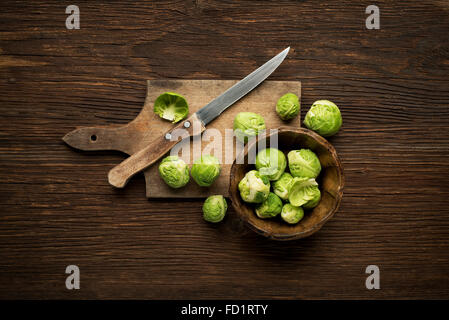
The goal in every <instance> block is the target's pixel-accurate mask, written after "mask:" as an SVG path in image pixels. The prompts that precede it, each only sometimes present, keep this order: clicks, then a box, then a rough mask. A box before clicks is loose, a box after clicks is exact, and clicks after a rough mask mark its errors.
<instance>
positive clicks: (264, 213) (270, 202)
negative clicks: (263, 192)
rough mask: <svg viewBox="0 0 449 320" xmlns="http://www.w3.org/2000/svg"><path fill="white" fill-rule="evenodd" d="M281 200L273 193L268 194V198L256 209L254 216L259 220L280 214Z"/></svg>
mask: <svg viewBox="0 0 449 320" xmlns="http://www.w3.org/2000/svg"><path fill="white" fill-rule="evenodd" d="M281 210H282V200H281V199H280V198H279V197H278V196H277V195H275V194H274V193H273V192H270V193H269V194H268V198H267V199H266V200H265V201H264V202H262V203H261V204H260V205H258V206H257V207H256V214H257V216H258V217H259V218H262V219H265V218H272V217H275V216H277V215H278V214H279V213H281Z"/></svg>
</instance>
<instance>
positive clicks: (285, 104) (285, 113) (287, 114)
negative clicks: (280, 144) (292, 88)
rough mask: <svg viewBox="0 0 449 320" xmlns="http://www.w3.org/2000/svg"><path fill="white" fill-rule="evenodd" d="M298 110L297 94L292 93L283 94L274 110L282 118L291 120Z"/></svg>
mask: <svg viewBox="0 0 449 320" xmlns="http://www.w3.org/2000/svg"><path fill="white" fill-rule="evenodd" d="M299 111H300V105H299V99H298V96H297V95H296V94H294V93H287V94H284V95H283V96H282V97H280V98H279V100H278V102H277V104H276V112H277V114H278V115H279V117H280V118H281V119H282V120H291V119H293V118H294V117H296V116H297V115H298V113H299Z"/></svg>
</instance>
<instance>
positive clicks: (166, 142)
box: [108, 113, 206, 188]
mask: <svg viewBox="0 0 449 320" xmlns="http://www.w3.org/2000/svg"><path fill="white" fill-rule="evenodd" d="M205 129H206V128H205V127H204V125H203V123H202V122H201V120H199V119H198V117H197V115H196V114H195V113H194V114H193V115H192V116H190V117H189V118H188V119H186V120H184V121H182V122H181V123H180V124H178V125H177V126H176V127H174V128H173V129H171V130H169V131H167V132H166V133H165V134H164V135H162V136H161V137H157V138H156V139H154V140H153V141H151V142H150V143H149V144H148V145H147V146H146V147H145V148H143V149H142V150H140V151H138V152H136V153H134V154H133V155H132V156H130V157H129V158H128V159H126V160H125V161H123V162H121V163H120V164H119V165H117V166H115V167H114V168H112V169H111V171H109V174H108V180H109V183H110V184H111V185H113V186H114V187H116V188H123V187H124V186H125V185H126V184H127V183H128V181H129V179H131V177H132V176H134V175H135V174H136V173H138V172H140V171H142V170H145V169H146V168H148V167H149V166H151V165H152V164H153V163H155V162H156V161H157V160H159V159H160V158H162V157H163V156H164V155H165V154H166V153H167V152H169V151H170V149H171V148H173V147H174V146H175V145H176V144H177V143H178V142H180V141H181V140H183V139H185V138H188V137H193V136H195V135H198V134H201V133H202V132H203V131H204V130H205Z"/></svg>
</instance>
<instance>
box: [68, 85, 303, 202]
mask: <svg viewBox="0 0 449 320" xmlns="http://www.w3.org/2000/svg"><path fill="white" fill-rule="evenodd" d="M236 82H237V80H148V86H147V96H146V99H145V104H144V106H143V108H142V111H141V112H140V114H139V115H138V116H137V117H136V118H135V119H134V120H133V121H131V122H130V123H128V124H126V125H124V126H107V127H104V126H103V127H82V128H79V129H76V130H74V131H72V132H70V133H68V134H67V135H66V136H65V137H64V138H63V140H64V141H65V142H66V143H67V144H69V145H70V146H72V147H74V148H77V149H80V150H118V151H122V152H125V153H127V154H128V155H131V154H133V153H135V152H137V151H139V150H140V149H142V148H143V147H144V146H146V145H147V144H148V142H149V141H151V140H152V139H154V137H157V136H161V135H163V134H164V133H165V132H166V131H167V130H169V129H170V128H171V127H172V126H173V125H172V124H171V123H170V122H169V121H166V120H163V119H161V118H160V117H159V116H158V115H156V114H155V113H154V112H153V104H154V101H155V100H156V98H157V97H158V96H159V95H160V94H162V93H164V92H167V91H172V92H176V93H179V94H181V95H183V96H184V97H185V98H186V100H187V102H188V104H189V115H190V114H192V113H194V112H196V111H197V110H198V109H200V108H202V107H203V106H205V105H206V104H207V103H208V102H210V101H211V100H212V99H214V98H215V97H217V96H218V95H220V94H221V93H223V92H224V91H225V90H226V89H228V88H229V87H231V86H232V85H233V84H235V83H236ZM287 92H292V93H294V94H296V95H297V96H298V97H299V98H300V99H301V82H300V81H264V82H263V83H262V84H261V85H260V86H259V87H257V88H256V89H254V90H253V91H252V92H250V93H249V94H247V95H246V96H245V97H243V98H242V99H241V100H240V101H238V102H237V103H235V104H234V105H232V106H231V107H229V108H228V109H227V110H225V111H224V112H223V113H222V114H221V115H220V116H219V117H218V118H216V119H215V120H214V121H212V122H211V123H210V124H209V125H208V126H207V129H210V128H214V129H216V130H218V131H220V132H221V136H222V141H215V139H214V138H213V137H212V136H211V135H207V134H206V135H204V134H203V139H202V140H203V141H202V142H201V149H202V150H204V149H205V148H207V149H208V150H210V149H211V148H212V149H213V147H214V146H215V144H216V143H218V146H216V147H217V150H218V149H219V147H220V143H221V149H222V156H223V161H224V158H225V150H224V149H225V143H224V139H225V129H226V128H228V129H232V127H233V121H234V117H235V115H236V114H237V113H239V112H242V111H252V112H256V113H259V114H261V115H262V116H263V117H264V119H265V123H266V127H267V129H275V128H278V127H280V126H286V125H287V126H288V125H290V126H294V127H299V126H300V116H298V117H296V118H295V119H293V120H292V121H290V122H284V121H282V120H281V119H280V118H279V117H278V115H277V114H276V110H275V106H276V102H277V100H278V99H279V97H281V96H282V95H283V94H285V93H287ZM300 101H301V100H300ZM196 143H199V142H198V141H194V142H193V143H192V144H191V146H190V147H191V149H190V163H192V162H193V160H194V159H192V158H193V148H195V145H196ZM234 157H235V155H234ZM159 162H160V161H158V162H157V163H156V164H155V165H153V166H151V167H150V168H148V169H147V170H145V171H144V175H145V182H146V196H147V197H148V198H204V197H207V196H209V195H212V194H222V195H224V196H228V187H229V173H230V168H231V164H223V165H222V172H221V175H220V177H219V178H218V179H217V180H216V181H215V182H214V184H213V185H212V186H211V187H209V188H204V187H199V186H198V185H197V184H196V183H195V182H194V181H193V179H190V182H189V183H188V184H187V185H186V186H185V187H183V188H180V189H172V188H170V187H168V186H167V185H166V184H165V183H164V181H163V180H162V179H161V178H160V176H159V173H158V170H157V166H158V163H159ZM105 179H107V177H105Z"/></svg>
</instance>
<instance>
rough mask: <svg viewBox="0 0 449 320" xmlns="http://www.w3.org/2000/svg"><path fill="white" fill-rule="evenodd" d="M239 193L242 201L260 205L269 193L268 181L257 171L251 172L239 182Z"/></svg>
mask: <svg viewBox="0 0 449 320" xmlns="http://www.w3.org/2000/svg"><path fill="white" fill-rule="evenodd" d="M239 191H240V196H241V197H242V199H243V201H245V202H250V203H262V202H263V201H264V200H265V199H267V198H268V194H269V193H270V181H269V180H268V178H267V177H265V176H262V175H260V173H259V172H258V171H257V170H251V171H249V172H247V173H246V174H245V176H244V177H243V179H242V180H240V182H239Z"/></svg>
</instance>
